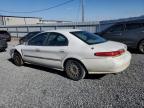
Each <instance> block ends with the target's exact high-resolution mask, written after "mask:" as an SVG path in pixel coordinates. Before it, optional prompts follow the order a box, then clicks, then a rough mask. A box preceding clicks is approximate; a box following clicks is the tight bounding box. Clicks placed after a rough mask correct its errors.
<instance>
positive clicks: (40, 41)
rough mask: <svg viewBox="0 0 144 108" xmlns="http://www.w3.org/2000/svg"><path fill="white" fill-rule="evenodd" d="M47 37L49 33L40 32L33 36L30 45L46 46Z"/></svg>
mask: <svg viewBox="0 0 144 108" xmlns="http://www.w3.org/2000/svg"><path fill="white" fill-rule="evenodd" d="M47 38H48V33H42V34H39V35H38V36H35V37H33V38H32V39H31V40H30V41H29V42H28V45H34V46H44V45H45V41H46V39H47Z"/></svg>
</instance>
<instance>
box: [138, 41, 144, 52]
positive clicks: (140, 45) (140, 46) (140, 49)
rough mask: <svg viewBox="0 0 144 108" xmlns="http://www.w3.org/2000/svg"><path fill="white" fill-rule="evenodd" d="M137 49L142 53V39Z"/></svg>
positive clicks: (143, 46) (143, 44) (143, 43)
mask: <svg viewBox="0 0 144 108" xmlns="http://www.w3.org/2000/svg"><path fill="white" fill-rule="evenodd" d="M138 49H139V51H140V52H141V53H143V54H144V40H142V41H141V42H140V44H139V46H138Z"/></svg>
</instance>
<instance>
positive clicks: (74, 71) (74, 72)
mask: <svg viewBox="0 0 144 108" xmlns="http://www.w3.org/2000/svg"><path fill="white" fill-rule="evenodd" d="M68 71H69V73H68V74H69V75H70V77H78V76H79V71H80V70H79V68H78V67H77V65H76V64H75V63H73V62H70V65H69V66H68Z"/></svg>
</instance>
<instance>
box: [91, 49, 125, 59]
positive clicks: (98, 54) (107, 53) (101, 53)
mask: <svg viewBox="0 0 144 108" xmlns="http://www.w3.org/2000/svg"><path fill="white" fill-rule="evenodd" d="M124 52H125V50H124V49H122V50H118V51H112V52H96V53H95V54H94V55H95V56H110V57H114V56H119V55H121V54H123V53H124Z"/></svg>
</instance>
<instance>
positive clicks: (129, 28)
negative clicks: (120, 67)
mask: <svg viewBox="0 0 144 108" xmlns="http://www.w3.org/2000/svg"><path fill="white" fill-rule="evenodd" d="M143 30H144V29H143V28H142V23H137V22H131V23H127V24H126V32H125V34H124V36H125V44H127V45H128V46H130V47H137V43H138V42H139V41H140V40H141V39H142V36H143V37H144V31H143Z"/></svg>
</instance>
